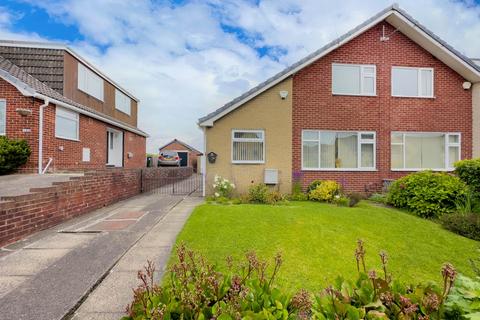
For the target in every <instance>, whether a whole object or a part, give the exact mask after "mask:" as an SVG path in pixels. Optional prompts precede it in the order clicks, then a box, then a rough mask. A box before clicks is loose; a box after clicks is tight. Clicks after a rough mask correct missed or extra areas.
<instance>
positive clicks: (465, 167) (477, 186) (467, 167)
mask: <svg viewBox="0 0 480 320" xmlns="http://www.w3.org/2000/svg"><path fill="white" fill-rule="evenodd" d="M454 166H455V173H456V174H457V176H459V177H460V179H462V181H464V182H465V183H466V184H467V185H468V186H469V187H470V188H472V190H474V191H475V192H480V158H479V159H471V160H461V161H458V162H456V163H455V164H454Z"/></svg>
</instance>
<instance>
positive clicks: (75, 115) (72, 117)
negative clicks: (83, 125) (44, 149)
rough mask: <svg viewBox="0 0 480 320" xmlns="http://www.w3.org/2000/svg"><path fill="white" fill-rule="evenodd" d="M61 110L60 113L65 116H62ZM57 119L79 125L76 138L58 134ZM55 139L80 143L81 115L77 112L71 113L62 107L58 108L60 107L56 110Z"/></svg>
mask: <svg viewBox="0 0 480 320" xmlns="http://www.w3.org/2000/svg"><path fill="white" fill-rule="evenodd" d="M59 110H60V113H63V114H61V115H60V114H59V112H58V111H59ZM57 118H63V119H67V120H73V121H76V123H77V132H76V138H71V137H65V136H62V135H59V134H57ZM55 138H59V139H64V140H71V141H80V115H79V114H78V113H77V112H75V111H71V110H68V109H65V108H62V107H58V106H57V107H56V108H55Z"/></svg>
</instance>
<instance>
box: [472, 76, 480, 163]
mask: <svg viewBox="0 0 480 320" xmlns="http://www.w3.org/2000/svg"><path fill="white" fill-rule="evenodd" d="M472 94H473V97H472V98H473V99H472V104H473V115H472V117H473V127H472V129H473V158H480V83H475V84H474V85H473V92H472Z"/></svg>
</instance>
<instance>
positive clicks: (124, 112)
mask: <svg viewBox="0 0 480 320" xmlns="http://www.w3.org/2000/svg"><path fill="white" fill-rule="evenodd" d="M119 67H120V66H119ZM138 106H139V101H138V99H137V98H135V96H133V95H132V94H131V93H130V92H129V91H127V90H126V89H124V88H122V87H121V86H120V85H118V84H117V83H116V82H114V81H113V80H112V79H110V78H109V77H108V76H106V75H105V74H104V73H103V72H101V71H100V70H99V69H98V68H96V67H94V66H93V65H92V64H91V63H89V62H88V61H86V60H85V59H84V58H82V57H81V56H80V55H78V54H77V53H76V52H74V51H73V50H71V49H70V48H68V47H66V46H64V45H62V44H54V43H37V42H22V41H0V135H6V136H7V137H9V138H14V139H25V140H26V141H27V142H28V143H29V145H30V147H31V149H32V154H31V156H30V159H29V161H28V163H27V164H26V165H25V166H24V167H23V168H21V171H23V172H40V173H41V172H44V171H46V170H48V171H72V170H74V171H82V170H86V169H102V168H106V167H125V168H139V167H143V166H145V152H146V150H145V149H146V137H147V134H146V133H145V132H143V131H142V130H140V129H139V128H138V127H137V115H138Z"/></svg>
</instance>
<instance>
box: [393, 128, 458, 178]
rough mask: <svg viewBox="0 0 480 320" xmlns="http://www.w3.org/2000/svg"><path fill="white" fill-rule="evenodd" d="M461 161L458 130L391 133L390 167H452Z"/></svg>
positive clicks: (400, 168) (408, 168) (415, 168)
mask: <svg viewBox="0 0 480 320" xmlns="http://www.w3.org/2000/svg"><path fill="white" fill-rule="evenodd" d="M458 160H460V134H459V133H433V132H392V134H391V164H392V170H394V171H395V170H406V171H417V170H424V169H432V170H453V164H454V163H455V162H456V161H458Z"/></svg>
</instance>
